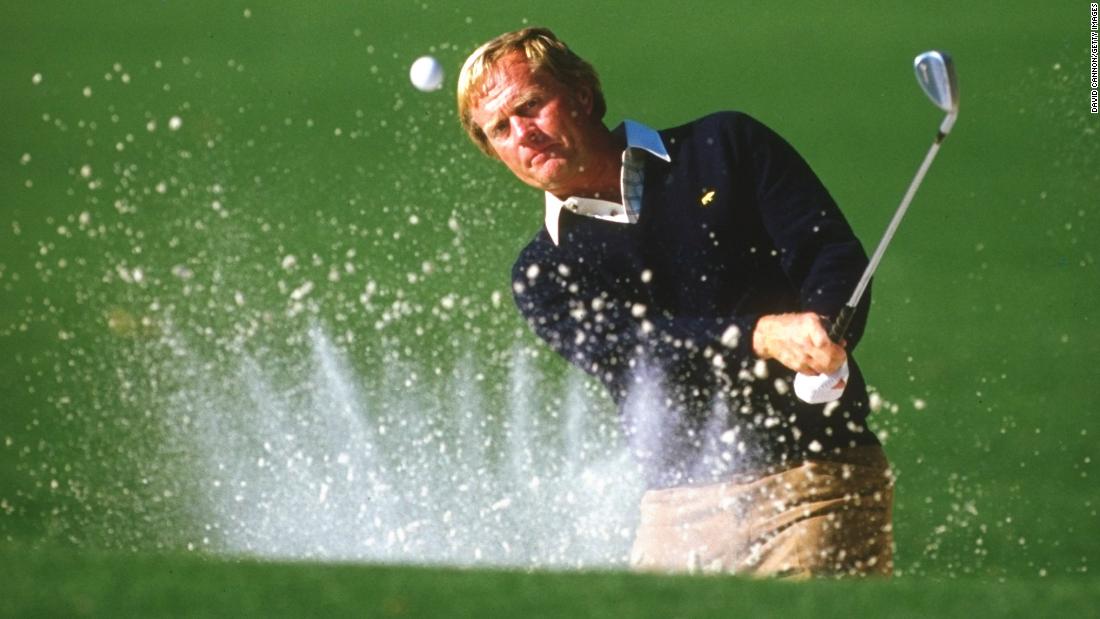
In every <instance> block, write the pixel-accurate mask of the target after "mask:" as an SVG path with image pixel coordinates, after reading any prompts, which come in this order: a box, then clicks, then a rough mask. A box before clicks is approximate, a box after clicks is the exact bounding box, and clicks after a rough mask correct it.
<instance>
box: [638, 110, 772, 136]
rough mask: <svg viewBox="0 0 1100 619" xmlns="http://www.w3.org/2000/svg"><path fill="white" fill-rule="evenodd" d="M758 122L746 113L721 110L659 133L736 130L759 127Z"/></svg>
mask: <svg viewBox="0 0 1100 619" xmlns="http://www.w3.org/2000/svg"><path fill="white" fill-rule="evenodd" d="M759 124H760V121H758V120H756V119H755V118H753V117H752V116H751V115H749V114H748V113H746V112H742V111H739V110H722V111H718V112H711V113H710V114H707V115H706V116H700V117H699V118H696V119H695V120H692V121H690V122H686V123H684V124H682V125H677V126H675V127H669V128H668V129H662V130H661V131H660V132H659V133H661V134H662V135H663V134H666V133H668V134H676V133H684V132H690V131H692V130H698V129H706V128H722V129H737V128H744V127H751V126H754V125H759Z"/></svg>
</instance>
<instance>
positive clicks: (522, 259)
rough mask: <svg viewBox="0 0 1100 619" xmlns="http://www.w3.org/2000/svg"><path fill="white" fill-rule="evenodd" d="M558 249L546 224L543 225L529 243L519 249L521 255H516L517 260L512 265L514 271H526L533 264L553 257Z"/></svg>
mask: <svg viewBox="0 0 1100 619" xmlns="http://www.w3.org/2000/svg"><path fill="white" fill-rule="evenodd" d="M557 250H558V247H557V246H556V245H554V241H553V240H551V238H550V234H549V233H548V232H547V231H546V226H542V227H541V228H539V231H538V232H536V233H535V235H534V236H533V237H531V240H530V241H528V242H527V245H524V246H523V249H521V250H520V251H519V255H517V256H516V261H515V263H514V264H513V265H512V271H513V273H518V272H525V271H526V270H527V269H528V268H530V267H531V266H532V265H538V264H540V263H543V262H546V261H547V260H548V259H550V258H552V257H553V255H554V254H555V253H556V252H557Z"/></svg>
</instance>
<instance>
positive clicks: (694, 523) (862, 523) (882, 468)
mask: <svg viewBox="0 0 1100 619" xmlns="http://www.w3.org/2000/svg"><path fill="white" fill-rule="evenodd" d="M893 486H894V480H893V474H892V473H891V471H890V467H889V464H888V463H887V461H886V455H885V454H884V453H883V451H882V448H881V447H877V446H875V447H856V448H853V449H850V450H847V451H846V452H844V453H843V454H842V455H840V456H838V457H837V459H836V460H809V461H805V462H801V463H796V464H793V465H792V466H791V467H790V468H787V469H785V470H781V471H778V472H772V473H770V474H767V473H765V474H761V475H756V476H744V477H741V478H738V479H734V480H730V481H724V482H720V483H714V484H709V485H704V486H683V487H675V488H667V489H661V490H650V491H648V492H646V493H645V495H644V496H643V497H642V502H641V517H640V522H639V526H638V532H637V536H636V538H635V540H634V547H633V549H632V551H631V566H632V567H633V568H634V569H638V570H646V571H662V572H729V573H736V574H747V575H753V576H774V577H784V578H806V577H811V576H845V575H852V576H857V575H881V576H889V575H890V574H891V573H892V572H893V545H894V543H893V532H892V520H891V516H892V509H893Z"/></svg>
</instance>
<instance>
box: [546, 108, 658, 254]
mask: <svg viewBox="0 0 1100 619" xmlns="http://www.w3.org/2000/svg"><path fill="white" fill-rule="evenodd" d="M623 128H624V129H625V130H626V148H625V149H623V167H622V171H621V172H620V175H619V184H620V188H621V190H622V196H623V201H622V202H611V201H609V200H600V199H598V198H580V197H576V196H571V197H569V198H567V199H565V200H559V199H558V198H557V197H556V196H555V195H554V194H552V193H550V192H546V231H547V232H548V233H550V238H551V239H552V240H553V241H554V244H555V245H557V244H558V219H559V218H560V217H561V210H562V209H563V208H567V209H569V210H571V211H573V212H574V213H577V214H578V215H584V216H586V217H595V218H596V219H603V220H607V221H614V222H618V223H624V224H632V223H635V222H637V221H638V215H639V214H640V213H641V211H642V187H643V185H644V184H645V161H644V158H643V157H644V155H643V154H642V151H645V152H647V153H649V154H651V155H653V156H654V157H659V158H661V159H664V160H665V161H671V160H672V158H671V157H669V154H668V151H667V150H665V144H664V142H662V141H661V136H660V135H659V134H658V133H657V131H656V130H654V129H651V128H650V127H647V126H645V125H643V124H641V123H638V122H634V121H633V120H624V121H623Z"/></svg>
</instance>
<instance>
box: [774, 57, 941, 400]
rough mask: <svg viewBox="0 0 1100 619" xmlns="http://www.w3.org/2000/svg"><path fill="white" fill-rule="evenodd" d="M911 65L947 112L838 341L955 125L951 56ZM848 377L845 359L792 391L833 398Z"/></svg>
mask: <svg viewBox="0 0 1100 619" xmlns="http://www.w3.org/2000/svg"><path fill="white" fill-rule="evenodd" d="M913 68H914V70H915V71H916V74H917V83H919V84H920V87H921V89H922V90H924V94H926V95H928V98H929V99H931V100H932V102H933V103H935V104H936V107H938V108H940V109H941V110H943V111H945V112H947V116H946V117H945V118H944V119H943V122H942V123H940V128H939V131H938V132H937V133H936V139H935V140H934V141H933V142H932V147H931V148H929V149H928V154H927V155H925V156H924V161H923V162H922V163H921V165H920V168H919V169H918V170H917V175H916V176H914V177H913V182H911V183H910V184H909V189H908V191H906V192H905V197H903V198H902V200H901V205H900V206H898V210H897V212H895V213H894V218H893V219H891V220H890V225H889V226H887V228H886V232H885V233H884V234H883V235H882V240H881V241H879V244H878V248H876V249H875V253H874V255H873V256H871V261H870V262H869V263H868V264H867V268H866V269H865V270H864V271H863V277H861V278H860V280H859V284H857V285H856V288H855V291H854V292H853V293H852V297H851V299H849V300H848V303H847V304H846V305H845V306H844V308H843V309H842V310H841V311H840V314H839V315H838V316H837V317H836V319H835V320H833V321H832V324H830V325H829V327H828V332H829V338H830V339H831V340H833V341H834V342H837V343H840V342H841V341H842V340H843V339H844V335H845V333H846V332H847V331H848V325H849V324H850V323H851V321H852V316H853V315H855V312H856V307H857V306H858V305H859V300H860V299H861V298H862V297H863V292H864V291H865V290H866V289H867V285H868V284H869V283H870V282H871V276H872V275H874V273H875V269H876V268H878V264H879V262H880V261H881V260H882V255H883V254H884V253H886V247H887V246H888V245H889V244H890V240H891V239H892V238H894V233H895V232H896V231H897V229H898V225H899V224H901V218H902V217H904V216H905V211H906V210H908V209H909V203H910V202H912V201H913V196H914V195H915V194H916V193H917V188H918V187H920V184H921V182H922V181H923V180H924V175H925V173H927V172H928V168H929V166H931V165H932V160H933V159H935V157H936V153H938V152H939V150H940V144H942V143H943V139H944V138H945V137H947V134H948V133H949V132H950V131H951V127H953V126H954V125H955V119H956V118H958V116H959V85H958V82H957V80H956V78H955V65H954V63H952V61H951V56H949V55H948V54H946V53H944V52H940V51H935V50H933V51H928V52H924V53H922V54H920V55H918V56H917V57H916V58H915V59H914V60H913ZM847 379H848V363H847V362H845V363H844V365H843V366H841V367H840V369H839V370H837V371H836V372H833V373H832V374H820V375H817V376H813V375H809V374H801V373H800V374H798V375H797V376H795V379H794V392H795V394H796V395H797V396H798V397H799V399H801V400H802V401H804V402H809V403H810V404H823V403H825V402H831V401H833V400H836V399H837V398H839V397H840V396H841V394H843V393H844V386H845V384H846V382H847Z"/></svg>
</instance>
